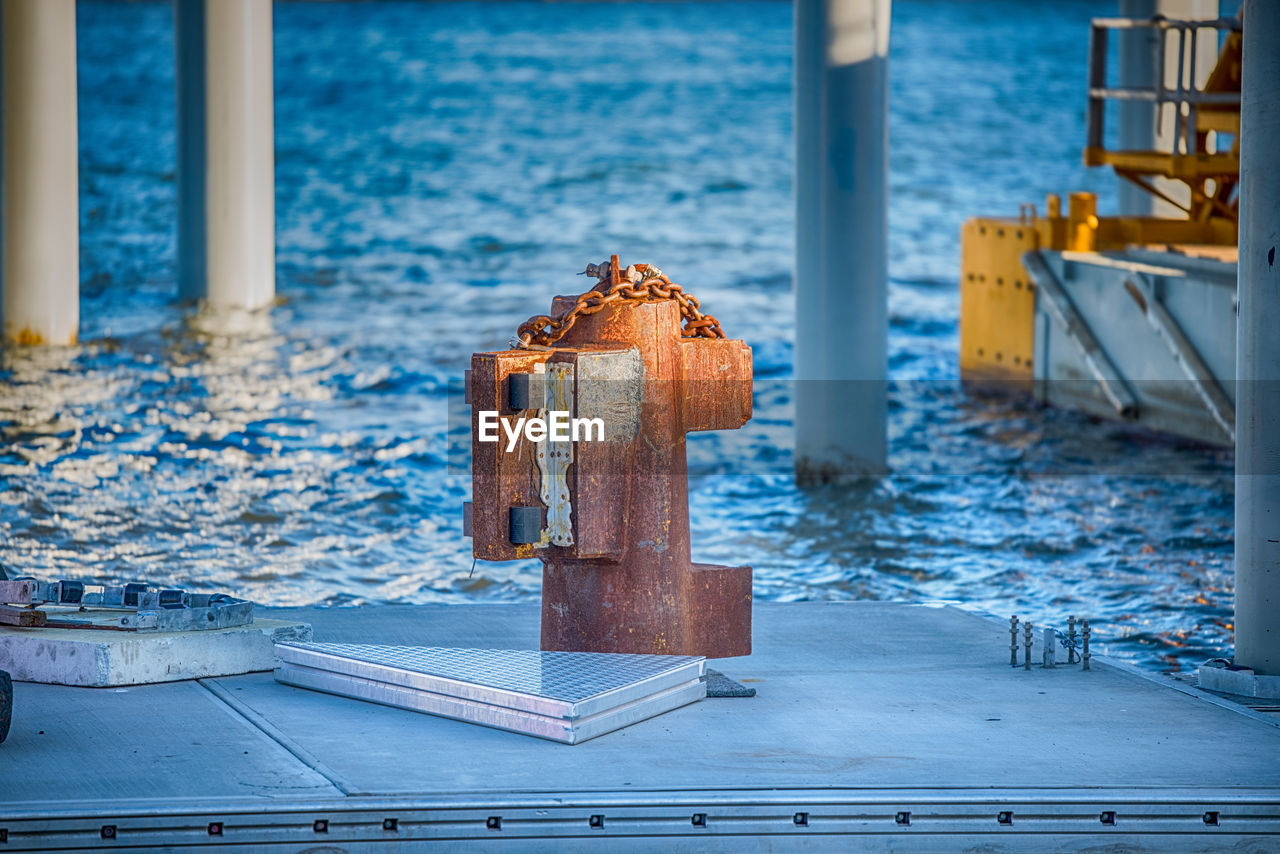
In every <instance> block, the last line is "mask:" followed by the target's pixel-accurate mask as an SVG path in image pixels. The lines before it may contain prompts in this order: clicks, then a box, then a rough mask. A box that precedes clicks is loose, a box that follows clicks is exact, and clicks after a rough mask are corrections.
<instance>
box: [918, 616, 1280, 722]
mask: <svg viewBox="0 0 1280 854" xmlns="http://www.w3.org/2000/svg"><path fill="white" fill-rule="evenodd" d="M920 604H927V605H929V606H930V607H945V608H951V609H952V610H955V611H958V612H959V613H961V614H965V615H967V616H970V617H974V618H976V619H979V620H982V621H983V622H988V623H992V624H995V625H997V626H999V627H1000V629H1001V630H1002V631H1004V632H1006V633H1007V632H1008V631H1009V618H1008V617H1001V616H1000V615H999V614H992V613H990V612H988V611H977V610H971V609H969V608H965V607H964V606H962V605H960V604H958V603H956V602H948V601H945V600H943V601H936V602H932V601H931V602H927V603H920ZM1089 661H1090V663H1091V664H1092V665H1093V666H1094V667H1098V668H1100V669H1103V670H1115V671H1117V672H1120V673H1124V674H1127V675H1129V676H1134V677H1137V678H1139V679H1142V680H1143V681H1144V682H1150V683H1152V684H1153V685H1159V686H1161V687H1163V688H1170V689H1172V690H1174V691H1177V692H1179V693H1181V694H1186V695H1187V696H1189V697H1194V698H1196V699H1197V700H1204V701H1205V702H1207V703H1210V704H1212V705H1214V706H1218V707H1219V708H1223V709H1226V710H1228V711H1231V712H1235V713H1236V714H1238V715H1243V716H1244V717H1246V718H1250V719H1252V720H1255V721H1258V722H1259V723H1263V724H1266V725H1267V726H1269V727H1280V719H1276V718H1274V717H1272V716H1270V715H1267V714H1265V713H1263V712H1256V711H1254V710H1253V709H1251V708H1249V707H1248V706H1242V705H1240V704H1239V703H1236V702H1233V701H1231V700H1228V699H1226V698H1225V697H1219V696H1217V695H1216V694H1212V693H1210V692H1208V691H1205V690H1203V689H1201V688H1197V687H1195V686H1193V685H1187V684H1185V683H1182V682H1179V681H1178V680H1177V679H1173V678H1170V677H1169V676H1168V675H1167V674H1164V673H1152V672H1151V671H1149V670H1143V669H1142V668H1140V667H1138V666H1137V665H1135V664H1130V663H1129V662H1127V661H1121V660H1120V659H1118V658H1112V657H1110V656H1106V655H1093V654H1090V656H1089ZM1068 666H1072V667H1074V666H1075V665H1068Z"/></svg>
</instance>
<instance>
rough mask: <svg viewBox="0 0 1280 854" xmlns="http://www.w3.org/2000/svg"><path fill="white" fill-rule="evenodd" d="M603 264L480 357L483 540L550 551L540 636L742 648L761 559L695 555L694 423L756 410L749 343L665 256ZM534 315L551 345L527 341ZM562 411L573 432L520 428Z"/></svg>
mask: <svg viewBox="0 0 1280 854" xmlns="http://www.w3.org/2000/svg"><path fill="white" fill-rule="evenodd" d="M596 269H597V268H595V267H589V268H588V272H589V273H594V272H595V271H596ZM598 269H600V270H601V271H602V278H601V281H600V284H599V285H597V286H596V288H594V289H593V291H594V293H593V292H592V291H589V292H588V293H587V294H584V295H582V296H581V297H556V298H555V301H554V303H553V305H552V312H551V315H550V316H547V317H535V318H533V319H531V321H530V323H529V324H525V326H522V327H521V332H522V339H521V340H520V341H519V342H518V344H519V345H523V346H521V347H518V348H517V349H512V350H506V351H499V352H489V353H476V354H474V355H472V357H471V370H470V372H469V377H468V401H469V402H470V404H471V407H472V409H471V419H472V421H471V426H472V435H471V443H472V444H471V450H472V483H473V488H472V495H473V499H472V504H471V507H470V508H469V510H468V512H467V513H466V514H465V515H466V517H467V518H468V519H469V528H470V533H471V536H472V537H473V541H472V548H473V554H474V555H475V556H476V557H477V558H480V559H483V560H491V561H504V560H517V559H524V558H533V557H537V558H540V559H541V560H542V565H543V574H542V579H543V580H542V648H543V649H544V650H567V651H579V652H628V653H659V654H671V655H705V656H707V657H710V658H722V657H727V656H736V655H747V654H749V653H750V652H751V568H750V567H747V566H739V567H726V566H711V565H706V564H695V563H692V562H691V560H690V542H689V539H690V538H689V484H688V471H687V467H686V459H685V434H686V433H689V432H691V431H694V430H722V429H733V428H737V427H741V426H742V425H743V424H745V423H746V422H747V420H748V419H750V417H751V403H752V401H751V348H750V347H748V346H747V345H746V344H745V343H744V342H743V341H739V340H732V339H726V338H723V337H712V332H713V333H714V335H723V333H721V332H720V331H719V324H718V323H716V322H715V319H714V318H710V317H709V316H704V315H702V314H701V313H700V312H698V310H697V307H698V303H697V300H696V299H693V298H692V297H689V296H687V295H684V294H683V292H682V291H681V290H680V288H679V286H677V285H671V283H670V281H669V280H668V279H666V277H661V279H660V280H659V279H658V278H656V277H657V276H660V271H657V270H656V268H647V270H648V272H647V273H646V267H645V266H644V265H637V266H636V267H630V268H627V272H628V273H629V274H630V278H628V277H627V275H626V274H624V273H623V271H622V270H621V268H620V265H619V263H618V260H617V256H614V257H613V260H612V262H611V264H610V265H608V267H606V266H605V265H601V267H600V268H598ZM637 270H639V272H638V273H637V272H636V271H637ZM646 275H648V276H653V277H654V278H649V279H645V276H646ZM645 288H649V290H650V291H652V292H653V293H654V294H657V295H656V296H653V295H650V296H645V295H644V293H642V291H644V289H645ZM677 294H678V295H677ZM583 306H586V309H584V308H583ZM690 306H692V309H690ZM682 314H683V316H684V319H685V321H686V323H685V328H684V331H683V332H682V330H681V317H682ZM535 321H540V322H541V323H543V324H545V325H547V326H548V327H554V328H555V329H556V338H555V339H554V341H553V343H552V344H551V345H550V346H537V345H536V344H535V345H533V346H535V347H537V349H527V348H528V347H529V345H530V340H529V338H530V336H529V335H528V334H527V333H525V329H526V327H529V326H530V324H534V322H535ZM711 327H713V330H711V332H709V331H708V330H709V329H710V328H711ZM703 336H706V337H703ZM557 412H560V413H567V414H566V415H565V416H563V418H562V420H561V421H560V425H561V426H562V427H563V428H564V430H563V431H562V435H568V436H569V437H570V440H569V441H563V440H562V441H552V439H551V438H550V437H546V438H541V436H542V434H545V433H546V432H547V431H545V430H541V429H538V428H536V427H535V428H534V429H533V430H530V429H526V430H524V431H523V432H520V433H517V432H516V430H515V429H514V428H513V425H515V424H518V423H519V421H518V419H519V418H521V417H528V418H531V417H532V416H533V415H534V414H537V415H540V416H541V417H542V420H543V421H544V424H551V425H552V426H554V423H555V422H554V421H553V420H551V419H554V418H555V417H556V416H555V414H556V413H557ZM495 413H496V415H495ZM592 419H598V420H599V422H600V427H599V429H598V430H597V429H595V428H594V427H593V424H592ZM495 422H497V426H495ZM570 425H571V426H570ZM579 426H581V427H583V430H582V431H579V430H578V427H579ZM495 432H496V434H497V436H498V437H499V439H500V441H497V442H494V441H492V440H491V439H490V438H488V437H491V436H492V435H493V434H494V433H495Z"/></svg>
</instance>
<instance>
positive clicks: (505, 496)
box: [471, 350, 550, 560]
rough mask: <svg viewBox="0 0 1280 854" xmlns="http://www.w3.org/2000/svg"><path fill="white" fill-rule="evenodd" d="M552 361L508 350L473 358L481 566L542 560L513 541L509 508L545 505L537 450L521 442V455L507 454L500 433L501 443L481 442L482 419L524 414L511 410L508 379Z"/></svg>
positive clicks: (475, 542)
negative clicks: (486, 412)
mask: <svg viewBox="0 0 1280 854" xmlns="http://www.w3.org/2000/svg"><path fill="white" fill-rule="evenodd" d="M549 356H550V353H531V352H529V351H527V350H507V351H503V352H499V353H476V354H475V355H473V356H472V357H471V478H472V492H473V494H474V495H475V496H476V500H475V501H473V502H472V510H471V512H472V517H471V524H472V532H473V533H472V537H473V539H472V548H473V553H474V554H475V556H476V557H478V558H480V559H481V560H519V559H521V558H532V557H537V555H536V554H535V553H534V547H533V546H532V545H515V544H514V543H512V542H511V540H510V539H509V538H508V533H509V528H508V519H509V516H508V511H509V508H511V507H522V506H533V507H537V506H541V503H542V502H541V499H540V498H539V495H538V466H537V463H536V462H535V461H534V456H533V449H532V448H530V447H529V446H528V443H526V442H521V443H520V445H519V447H518V448H517V450H516V452H514V453H510V454H508V453H506V452H505V448H506V441H505V439H506V437H505V435H504V434H503V433H502V431H501V428H499V431H498V438H499V441H498V442H496V443H489V442H481V441H479V439H478V438H477V437H478V436H479V424H478V414H479V413H480V412H481V411H483V410H493V411H496V412H497V413H498V416H499V418H503V419H512V418H515V417H517V416H518V415H519V414H520V413H518V412H516V411H514V410H513V409H511V407H510V406H509V405H508V400H509V398H508V397H507V377H508V376H510V375H511V374H512V373H515V372H528V371H531V370H533V366H534V365H535V364H537V363H539V362H545V361H547V358H548V357H549ZM481 496H483V500H481Z"/></svg>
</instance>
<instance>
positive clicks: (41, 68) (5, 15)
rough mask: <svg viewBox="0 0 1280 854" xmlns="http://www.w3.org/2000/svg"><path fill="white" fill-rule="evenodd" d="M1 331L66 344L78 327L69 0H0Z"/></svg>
mask: <svg viewBox="0 0 1280 854" xmlns="http://www.w3.org/2000/svg"><path fill="white" fill-rule="evenodd" d="M0 39H2V46H0V54H2V55H3V65H2V67H0V76H2V77H3V88H2V90H0V91H2V93H3V94H0V99H2V104H3V111H2V113H0V115H2V118H0V122H3V126H4V133H3V142H0V147H2V148H3V156H2V158H0V159H2V160H3V166H2V167H0V168H2V169H3V175H2V176H0V187H3V201H2V202H0V258H2V259H3V260H2V262H0V284H2V286H3V300H0V318H3V329H4V336H3V337H4V340H5V341H7V342H9V343H16V344H57V345H68V344H74V343H75V342H76V335H77V333H78V331H79V327H80V210H79V207H80V205H79V199H80V196H79V167H78V159H79V150H78V144H77V133H76V4H75V0H0Z"/></svg>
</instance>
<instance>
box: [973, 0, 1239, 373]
mask: <svg viewBox="0 0 1280 854" xmlns="http://www.w3.org/2000/svg"><path fill="white" fill-rule="evenodd" d="M1214 23H1216V24H1218V25H1222V24H1224V23H1228V24H1229V25H1231V26H1235V27H1236V28H1235V29H1232V30H1231V31H1229V32H1228V33H1227V36H1226V39H1225V42H1224V45H1223V47H1222V50H1221V53H1220V55H1219V58H1218V62H1217V65H1216V66H1215V67H1214V69H1213V71H1212V73H1211V74H1210V75H1209V78H1208V80H1207V81H1206V83H1205V86H1204V87H1203V88H1202V89H1194V88H1192V89H1186V88H1181V87H1180V88H1177V89H1175V90H1166V89H1161V90H1150V91H1147V90H1123V89H1118V88H1107V87H1106V85H1105V77H1106V67H1105V57H1106V38H1105V33H1106V31H1107V29H1108V28H1121V27H1131V26H1150V27H1153V28H1156V29H1157V30H1158V31H1159V32H1160V34H1161V35H1160V44H1161V49H1162V50H1163V43H1164V39H1165V38H1166V37H1167V33H1168V32H1176V33H1178V34H1179V35H1178V38H1179V39H1180V40H1186V42H1187V44H1188V45H1189V46H1192V47H1194V44H1193V39H1194V37H1195V35H1196V34H1197V33H1198V32H1199V30H1200V29H1202V28H1203V24H1204V22H1195V23H1191V22H1177V21H1167V20H1164V19H1159V18H1157V19H1152V20H1151V21H1149V22H1142V21H1130V20H1126V19H1118V20H1098V21H1094V23H1093V30H1092V42H1091V61H1090V65H1091V68H1090V111H1089V122H1090V124H1089V129H1088V135H1089V142H1090V145H1088V146H1087V147H1086V148H1085V152H1084V159H1085V164H1086V165H1088V166H1104V165H1105V166H1111V167H1112V168H1113V169H1115V171H1116V173H1117V174H1118V175H1120V176H1121V177H1123V178H1125V179H1127V180H1130V181H1134V182H1135V183H1137V184H1139V185H1140V186H1142V187H1144V188H1145V189H1147V190H1149V191H1150V192H1152V193H1154V194H1156V195H1158V196H1161V197H1164V196H1163V194H1162V193H1160V191H1159V190H1157V189H1156V188H1155V187H1153V186H1152V185H1151V184H1149V183H1148V182H1147V181H1146V180H1145V178H1146V177H1149V176H1154V175H1161V176H1164V177H1167V178H1172V179H1176V180H1180V181H1183V182H1184V183H1186V184H1187V185H1188V186H1189V187H1190V188H1191V204H1190V206H1189V207H1188V206H1183V205H1178V207H1181V208H1182V209H1183V210H1184V211H1186V213H1187V218H1185V219H1167V218H1160V217H1123V216H1122V217H1100V216H1098V213H1097V208H1098V205H1097V197H1096V196H1095V195H1094V194H1092V193H1074V194H1072V195H1071V196H1070V197H1069V198H1068V202H1067V211H1066V213H1065V215H1064V214H1063V212H1062V203H1061V199H1060V198H1059V197H1058V196H1057V195H1056V194H1055V195H1050V196H1049V197H1048V199H1047V204H1046V210H1045V216H1043V217H1042V216H1040V215H1039V214H1038V213H1037V211H1036V208H1035V206H1034V205H1024V206H1023V209H1022V212H1021V214H1020V215H1019V216H1018V218H1016V219H999V218H990V217H975V218H973V219H970V220H968V221H967V222H965V224H964V227H963V229H962V231H961V241H960V244H961V260H960V270H961V274H960V376H961V379H963V380H964V381H966V382H978V383H986V384H991V385H996V386H999V387H1001V388H1005V389H1011V390H1021V391H1030V390H1031V382H1032V379H1033V376H1034V367H1035V363H1034V360H1035V354H1034V348H1035V328H1034V323H1035V305H1036V302H1035V300H1036V298H1035V286H1034V285H1033V284H1032V282H1031V279H1030V276H1029V275H1028V274H1027V271H1026V270H1025V269H1024V267H1023V265H1022V260H1021V259H1022V255H1023V253H1025V252H1027V251H1030V250H1033V249H1048V250H1060V251H1066V250H1070V251H1078V252H1099V251H1107V250H1116V249H1123V248H1124V247H1126V246H1131V245H1135V244H1136V245H1144V244H1147V245H1149V244H1170V245H1187V244H1195V245H1210V246H1223V247H1234V246H1235V244H1236V207H1237V202H1236V198H1235V187H1236V182H1237V181H1238V179H1239V173H1240V158H1239V128H1240V105H1239V100H1238V93H1239V91H1240V32H1239V30H1238V24H1230V23H1229V22H1222V21H1219V22H1214ZM1180 44H1181V41H1180ZM1099 63H1101V64H1099ZM1233 92H1234V93H1237V98H1236V100H1235V102H1234V103H1232V102H1231V93H1233ZM1135 94H1136V95H1142V96H1144V97H1145V96H1150V100H1153V101H1154V102H1155V103H1156V104H1162V103H1163V104H1172V106H1173V108H1174V109H1175V110H1177V112H1178V115H1179V117H1180V122H1182V123H1183V126H1184V132H1183V133H1182V135H1181V136H1182V141H1181V142H1180V143H1179V146H1180V147H1181V149H1182V150H1181V152H1177V151H1175V152H1161V151H1110V150H1107V149H1106V148H1105V147H1104V146H1103V145H1102V139H1103V133H1102V115H1103V113H1102V107H1101V104H1102V102H1103V101H1104V100H1105V99H1107V98H1112V97H1133V96H1135ZM1224 134H1230V135H1233V137H1234V139H1233V141H1232V142H1231V144H1230V146H1229V150H1227V151H1223V152H1218V151H1215V150H1212V149H1213V148H1214V147H1215V146H1216V145H1217V144H1218V143H1219V142H1221V141H1222V140H1223V135H1224ZM1170 201H1172V200H1170ZM1174 204H1176V202H1175V203H1174Z"/></svg>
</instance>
